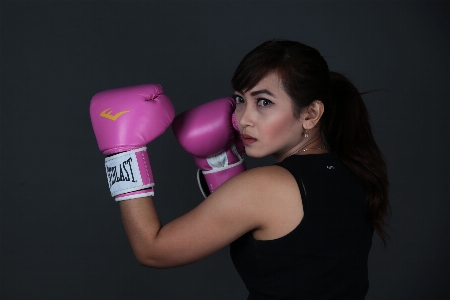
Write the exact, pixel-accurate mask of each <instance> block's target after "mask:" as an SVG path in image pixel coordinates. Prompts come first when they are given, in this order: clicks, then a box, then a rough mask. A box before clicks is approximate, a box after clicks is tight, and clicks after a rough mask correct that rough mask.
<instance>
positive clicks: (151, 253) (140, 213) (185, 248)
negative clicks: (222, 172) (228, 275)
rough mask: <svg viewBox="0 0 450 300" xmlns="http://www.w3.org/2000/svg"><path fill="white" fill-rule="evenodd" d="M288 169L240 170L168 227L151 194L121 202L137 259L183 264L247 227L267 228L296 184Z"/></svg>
mask: <svg viewBox="0 0 450 300" xmlns="http://www.w3.org/2000/svg"><path fill="white" fill-rule="evenodd" d="M278 173H280V174H281V175H280V176H277V175H278ZM285 173H287V171H285V170H283V169H282V168H280V167H274V166H271V167H264V168H257V169H253V170H249V171H246V172H244V173H241V174H239V175H238V176H235V177H233V178H232V179H230V180H229V181H227V182H226V183H224V184H223V185H222V186H221V187H220V188H219V189H217V190H216V191H215V192H214V193H213V194H211V195H210V196H209V197H208V198H207V199H205V200H204V201H203V202H202V203H200V204H199V205H198V206H197V207H196V208H194V209H193V210H191V211H190V212H188V213H186V214H185V215H183V216H181V217H179V218H177V219H175V220H173V221H172V222H170V223H168V224H167V225H165V226H163V227H161V223H160V220H159V217H158V215H157V213H156V210H155V207H154V205H153V201H152V198H151V197H146V198H140V199H136V200H130V201H122V202H121V203H120V210H121V214H122V220H123V224H124V227H125V231H126V234H127V236H128V239H129V241H130V244H131V246H132V248H133V251H134V253H135V256H136V258H137V259H138V261H139V262H140V263H141V264H142V265H145V266H151V267H157V268H167V267H175V266H181V265H185V264H189V263H192V262H194V261H197V260H200V259H202V258H204V257H206V256H208V255H210V254H212V253H214V252H216V251H218V250H219V249H221V248H223V247H225V246H226V245H228V244H230V243H231V242H232V241H234V240H235V239H237V238H238V237H240V236H241V235H243V234H244V233H246V232H248V231H251V230H255V229H261V228H263V227H264V226H265V224H266V223H267V221H270V220H273V219H274V217H273V216H274V214H276V213H277V207H280V205H279V204H280V203H279V201H277V197H279V198H280V199H281V198H286V197H285V194H284V192H283V191H286V190H289V188H291V187H292V182H291V181H286V180H285V178H284V177H283V176H286V174H285ZM283 174H284V175H283ZM282 175H283V176H282ZM288 176H289V175H288ZM274 181H276V182H277V183H278V184H277V183H275V182H274ZM274 183H275V184H274ZM264 187H265V188H264ZM274 187H276V188H274ZM287 187H289V188H288V189H286V188H287ZM294 187H295V186H294ZM278 215H281V214H278Z"/></svg>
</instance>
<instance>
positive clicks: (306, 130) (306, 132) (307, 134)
mask: <svg viewBox="0 0 450 300" xmlns="http://www.w3.org/2000/svg"><path fill="white" fill-rule="evenodd" d="M303 136H304V137H305V138H307V137H308V136H309V133H308V129H305V133H304V134H303Z"/></svg>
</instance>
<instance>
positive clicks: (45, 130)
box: [0, 1, 450, 299]
mask: <svg viewBox="0 0 450 300" xmlns="http://www.w3.org/2000/svg"><path fill="white" fill-rule="evenodd" d="M449 20H450V6H449V4H448V2H410V1H404V2H400V1H395V2H366V1H361V2H343V1H333V2H324V1H317V2H300V1H298V2H285V1H279V2H275V1H273V2H258V1H241V2H231V1H229V2H217V1H214V2H192V1H184V2H173V1H169V2H132V3H126V2H15V3H13V2H4V1H3V2H1V169H0V170H1V171H0V172H1V206H0V210H1V261H0V269H1V271H0V273H1V293H0V297H1V298H2V299H61V298H66V299H106V298H108V299H245V297H246V295H247V292H246V290H245V287H244V285H243V283H242V282H241V280H240V278H239V276H238V274H237V273H236V271H235V270H234V267H233V265H232V263H231V260H230V258H229V256H228V248H225V249H223V250H221V251H219V252H218V253H216V254H214V255H212V256H210V257H208V258H206V259H204V260H202V261H200V262H197V263H194V264H192V265H189V266H185V267H180V268H174V269H168V270H157V269H150V268H144V267H141V266H140V265H139V264H138V263H137V262H136V260H135V258H134V257H133V255H132V252H131V249H130V247H129V244H128V241H127V239H126V236H125V234H124V230H123V228H122V224H121V220H120V215H119V208H118V205H117V204H116V203H115V202H114V200H113V199H112V198H111V197H110V195H109V191H108V187H107V182H106V177H105V174H104V169H103V159H104V158H103V155H102V154H101V153H100V152H99V151H98V148H97V143H96V140H95V137H94V134H93V131H92V128H91V123H90V119H89V113H88V110H89V101H90V99H91V97H92V96H93V95H94V94H95V93H97V92H99V91H102V90H105V89H110V88H116V87H120V86H128V85H136V84H142V83H160V84H161V85H162V86H163V88H164V90H165V93H166V94H167V95H168V96H169V97H170V98H171V99H172V101H173V103H174V105H175V108H176V112H177V113H180V112H182V111H184V110H186V109H188V108H191V107H193V106H196V105H198V104H201V103H204V102H206V101H209V100H213V99H216V98H219V97H223V96H227V95H230V94H231V93H232V90H231V87H230V84H229V81H230V78H231V76H232V73H233V71H234V69H235V67H236V66H237V64H238V62H239V61H240V60H241V58H242V57H243V56H244V55H245V54H246V53H247V52H248V51H250V50H251V49H253V48H254V47H255V46H257V45H258V44H260V43H261V42H263V41H265V40H267V39H270V38H289V39H294V40H298V41H302V42H304V43H306V44H309V45H311V46H313V47H316V48H317V49H318V50H319V51H320V52H321V53H322V54H323V55H324V57H325V58H326V59H327V61H328V63H329V66H330V69H331V70H334V71H340V72H343V73H345V74H347V75H348V76H349V77H350V78H351V79H352V80H353V81H354V83H355V85H356V86H357V87H358V88H359V89H360V90H361V91H366V90H371V89H378V88H380V89H383V90H382V91H379V92H376V93H372V94H369V95H366V96H365V97H364V99H365V102H366V104H367V106H368V109H369V112H370V114H371V119H372V125H373V130H374V134H375V137H376V140H377V142H378V144H379V146H380V148H381V149H382V151H383V152H384V154H385V156H386V159H387V163H388V167H389V176H390V181H391V186H392V188H391V193H390V196H391V198H390V199H391V202H392V208H393V217H392V227H393V231H392V240H391V242H390V243H389V245H388V247H387V249H385V250H384V249H383V248H382V247H381V245H380V240H379V239H378V237H374V246H373V248H372V251H371V253H370V258H369V272H370V274H369V275H370V290H369V293H368V296H367V299H449V298H450V288H449V286H450V285H449V282H450V258H449V257H450V254H449V253H450V242H449V237H450V223H449V214H450V204H449V203H450V201H449V200H450V197H449V196H450V193H449V183H450V181H449V178H450V176H449V175H450V174H449V158H448V155H447V152H448V149H449V142H448V141H449V130H448V128H449V127H450V126H449V123H450V122H449V119H448V114H449V112H450V109H449V100H450V97H449V83H450V71H449V70H450V59H449V54H450V45H449V44H450V39H449V29H450V26H449V25H450V24H449V22H450V21H449ZM148 148H149V150H148V151H149V155H150V158H151V160H152V169H153V174H154V176H155V180H156V197H155V201H156V206H157V210H158V212H159V214H160V217H161V219H162V221H163V222H164V223H166V222H168V221H170V220H172V219H174V218H176V217H177V216H179V215H181V214H183V213H185V212H187V211H188V210H190V209H191V208H193V207H195V206H196V205H197V204H198V203H199V202H200V201H201V200H202V197H201V194H200V192H199V191H198V189H197V183H196V179H195V172H196V167H195V165H194V163H193V160H192V159H191V157H189V155H187V154H185V153H184V152H183V150H182V149H181V147H179V145H178V144H177V142H176V140H175V139H174V137H173V134H172V132H171V130H170V129H169V130H168V131H166V132H165V133H164V135H162V136H161V137H159V138H158V139H157V140H155V141H154V142H153V143H151V144H150V145H149V146H148ZM271 163H273V160H272V158H270V157H268V158H264V159H261V160H255V159H248V160H247V164H248V166H249V167H255V166H258V165H265V164H271Z"/></svg>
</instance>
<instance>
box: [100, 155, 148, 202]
mask: <svg viewBox="0 0 450 300" xmlns="http://www.w3.org/2000/svg"><path fill="white" fill-rule="evenodd" d="M105 170H106V176H107V178H108V185H109V189H110V190H111V196H113V197H115V196H117V195H120V194H125V193H129V192H134V191H138V190H143V189H146V188H149V187H152V186H154V185H155V184H154V181H153V175H152V170H151V168H150V160H149V158H148V154H147V147H142V148H139V149H135V150H131V151H127V152H122V153H119V154H116V155H113V156H110V157H106V158H105Z"/></svg>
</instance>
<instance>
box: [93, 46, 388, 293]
mask: <svg viewBox="0 0 450 300" xmlns="http://www.w3.org/2000/svg"><path fill="white" fill-rule="evenodd" d="M232 85H233V88H234V90H235V93H234V96H233V98H234V101H235V103H232V105H231V109H230V110H231V111H233V110H234V114H235V116H234V117H235V121H236V123H235V126H237V127H238V129H239V132H240V134H239V135H238V137H240V138H242V140H240V139H239V138H236V137H233V135H231V138H230V137H227V138H226V139H227V140H228V141H229V140H232V141H234V143H235V144H237V147H235V146H234V145H233V146H231V148H232V150H233V151H228V150H226V149H223V151H222V152H221V153H227V154H226V155H222V154H219V155H217V153H211V157H214V158H217V157H219V156H220V157H221V158H223V159H225V160H226V161H227V162H228V163H229V166H232V167H233V168H234V167H235V166H236V165H239V162H240V161H241V160H240V156H239V151H236V148H237V149H239V148H241V146H242V144H241V143H243V145H244V146H245V152H246V154H247V155H249V156H252V157H263V156H266V155H273V156H274V157H275V159H276V162H277V163H276V164H274V165H271V166H265V167H259V168H254V169H251V170H247V171H243V170H242V169H240V171H238V172H235V173H233V174H232V175H230V176H228V177H231V178H229V179H228V178H227V179H228V180H225V182H223V183H222V182H220V184H218V185H220V186H219V187H214V188H213V189H212V185H213V184H211V182H212V181H214V180H210V181H209V185H208V186H209V187H210V188H211V189H212V190H214V192H213V193H211V194H210V195H209V196H208V197H207V198H206V199H205V200H204V201H203V202H202V203H201V204H199V205H198V206H197V207H196V208H195V209H193V210H192V211H190V212H188V213H187V214H185V215H183V216H181V217H179V218H177V219H176V220H174V221H172V222H170V223H168V224H166V225H164V226H161V223H160V221H159V218H158V215H157V212H156V210H155V208H154V206H153V202H152V197H151V196H145V197H140V196H142V195H145V194H146V193H145V192H144V193H141V194H139V193H140V192H139V191H138V192H131V194H133V193H134V194H136V193H137V194H138V195H137V196H136V197H138V198H136V197H131V198H133V199H132V200H129V201H121V202H120V210H121V213H122V218H123V224H124V227H125V230H126V233H127V236H128V238H129V240H130V243H131V245H132V248H133V251H134V253H135V255H136V257H137V259H138V260H139V262H140V263H141V264H142V265H145V266H150V267H156V268H167V267H175V266H181V265H185V264H189V263H192V262H195V261H197V260H200V259H202V258H204V257H206V256H208V255H210V254H212V253H214V252H215V251H217V250H219V249H221V248H223V247H225V246H226V245H229V244H231V247H230V249H231V257H232V260H233V263H234V264H235V266H236V268H237V271H238V272H239V274H240V275H241V277H242V279H243V280H244V282H245V284H246V286H247V288H248V290H249V297H248V299H364V297H365V295H366V293H367V290H368V270H367V259H368V253H369V250H370V248H371V243H372V235H373V231H374V230H375V231H376V232H377V233H378V235H379V236H380V237H381V239H382V241H383V242H385V241H386V237H387V235H386V231H385V229H386V226H387V223H386V218H387V216H388V212H389V202H388V180H387V175H386V168H385V163H384V161H383V157H382V155H381V152H380V150H379V149H378V147H377V145H376V143H375V141H374V138H373V136H372V132H371V128H370V124H369V118H368V113H367V110H366V108H365V105H364V103H363V101H362V99H361V96H360V94H359V93H358V91H357V89H356V88H355V87H354V86H353V85H352V84H351V83H350V81H349V80H347V79H346V78H345V77H344V76H342V75H340V74H337V73H333V72H329V70H328V66H327V63H326V62H325V60H324V59H323V58H322V56H321V55H320V54H319V52H318V51H317V50H315V49H314V48H311V47H309V46H306V45H304V44H301V43H298V42H293V41H285V40H271V41H267V42H265V43H263V44H261V45H260V46H258V47H257V48H255V49H254V50H252V51H251V52H250V53H248V54H247V55H246V56H245V57H244V59H243V60H242V61H241V63H240V64H239V66H238V68H237V70H236V72H235V74H234V76H233V79H232ZM160 94H162V90H161V91H160V93H159V94H158V93H156V96H158V95H160ZM93 102H95V101H94V100H93ZM157 102H158V103H157V104H158V105H160V104H161V102H163V101H157ZM97 103H98V101H97ZM92 106H93V105H91V116H93V118H95V113H93V112H92V111H95V109H93V108H92ZM169 106H170V105H167V107H169ZM167 107H166V109H165V111H168V110H169V111H170V107H169V108H168V109H167ZM205 107H206V106H205ZM119 109H120V108H119ZM122 110H123V111H125V110H124V109H123V108H122ZM98 111H101V110H100V108H99V110H98ZM119 111H120V110H117V111H114V112H119ZM211 111H214V108H212V109H210V107H209V106H208V107H206V108H204V109H201V108H200V109H197V110H196V111H195V113H192V112H190V113H189V114H188V117H186V115H183V116H180V117H177V118H179V120H182V121H183V126H178V125H177V126H174V132H175V134H176V135H177V138H178V139H179V140H180V143H181V144H182V145H183V146H185V145H186V144H190V147H191V148H190V150H188V151H189V152H192V153H193V154H194V155H195V156H196V157H195V159H196V162H197V165H199V166H200V167H201V168H202V169H203V171H204V174H205V177H206V176H209V175H208V174H210V173H211V172H212V173H214V172H215V168H216V167H214V162H211V161H212V160H211V159H210V158H209V157H206V158H205V156H207V155H205V154H204V153H201V154H200V152H201V149H204V148H205V147H206V146H204V145H203V144H202V142H201V140H203V139H199V140H198V141H192V139H193V138H192V134H194V135H195V134H197V133H198V132H200V131H201V132H209V131H208V130H205V126H206V127H208V126H210V127H214V126H216V125H211V124H213V123H215V120H216V119H217V118H216V116H215V114H216V112H212V114H213V115H214V117H213V118H211V121H209V122H208V124H207V125H204V124H203V125H201V126H200V127H202V129H201V130H199V129H198V127H199V126H198V124H197V123H196V124H195V126H196V127H195V130H194V129H192V126H191V124H192V123H195V122H204V121H198V120H200V119H201V120H204V118H207V119H208V116H205V115H206V114H207V113H208V112H211ZM107 113H108V112H107ZM217 114H220V111H219V112H218V113H217ZM160 115H161V113H158V116H160ZM166 115H167V117H166V119H165V121H164V122H166V123H167V124H170V122H171V113H167V114H166ZM114 116H115V115H114ZM114 116H113V117H114ZM124 116H126V113H124ZM177 118H176V119H175V122H174V124H175V123H176V122H178V123H180V122H181V121H177ZM95 122H97V121H94V119H93V124H94V130H95V128H96V124H95ZM105 122H106V121H105ZM153 122H157V121H153ZM186 122H187V123H189V122H191V123H189V126H186V124H187V123H186ZM153 125H154V124H153ZM97 126H99V125H97ZM108 126H110V125H108ZM114 126H115V125H114ZM121 126H122V128H123V125H121ZM153 127H154V126H153ZM163 127H164V126H163ZM186 127H191V129H190V132H189V133H188V134H184V133H180V130H182V129H180V128H186ZM164 129H165V127H164ZM164 129H161V130H160V131H164ZM98 132H99V130H97V131H96V135H97V139H99V135H101V134H100V133H98ZM201 134H203V133H201ZM207 134H209V133H207ZM186 136H189V137H188V138H187V139H188V140H189V139H190V141H189V142H187V143H186V142H185V137H186ZM216 136H223V135H222V134H216ZM151 139H152V138H147V139H146V140H144V141H143V142H142V144H144V145H145V143H146V142H148V141H150V140H151ZM100 144H101V142H100V141H99V146H100V148H101V149H102V150H103V151H104V152H105V154H115V153H118V152H123V151H128V150H129V149H131V148H127V149H124V148H123V147H119V148H120V149H118V150H117V147H109V146H108V147H109V148H108V147H106V146H103V147H102V145H100ZM122 144H123V143H122ZM136 144H137V143H134V145H136ZM199 144H200V146H199V147H198V149H200V150H192V148H195V147H197V146H198V145H199ZM204 144H205V145H206V144H208V143H204ZM228 145H229V144H228ZM133 147H134V148H136V147H135V146H133ZM107 148H108V149H113V148H114V149H116V150H114V151H109V150H105V149H107ZM191 150H192V151H191ZM196 151H200V152H196ZM214 151H216V150H214ZM230 153H234V154H235V157H234V158H235V160H234V161H233V158H232V155H231V156H230ZM212 154H214V155H212ZM221 155H222V156H221ZM113 157H114V156H113ZM236 157H237V159H236ZM107 160H108V158H107ZM127 161H129V160H127ZM122 165H123V166H124V168H125V164H122ZM202 166H203V167H202ZM119 167H120V166H119ZM109 168H110V169H108V167H107V169H108V170H112V168H113V167H109ZM227 168H228V167H226V168H225V169H227ZM230 168H231V167H230ZM216 169H217V168H216ZM219 169H220V168H219ZM231 169H232V168H231ZM114 170H115V169H114ZM120 170H122V169H120ZM220 170H222V169H220ZM114 172H115V171H114ZM219 173H220V172H219ZM110 178H116V179H117V178H119V179H120V178H122V179H123V178H126V176H125V177H123V176H122V177H120V176H119V177H118V176H115V177H114V176H112V177H111V176H110ZM116 181H117V180H116ZM119 181H120V180H119ZM207 181H208V179H207ZM110 186H112V184H111V180H110ZM144 190H145V189H144ZM145 191H146V192H148V193H147V194H149V195H152V193H153V191H152V187H148V186H147V190H145ZM119 194H120V193H119ZM120 197H122V196H121V195H119V198H120ZM124 198H125V199H128V198H130V197H129V196H124ZM116 199H117V197H116ZM119 200H121V199H119Z"/></svg>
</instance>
